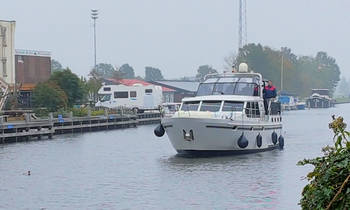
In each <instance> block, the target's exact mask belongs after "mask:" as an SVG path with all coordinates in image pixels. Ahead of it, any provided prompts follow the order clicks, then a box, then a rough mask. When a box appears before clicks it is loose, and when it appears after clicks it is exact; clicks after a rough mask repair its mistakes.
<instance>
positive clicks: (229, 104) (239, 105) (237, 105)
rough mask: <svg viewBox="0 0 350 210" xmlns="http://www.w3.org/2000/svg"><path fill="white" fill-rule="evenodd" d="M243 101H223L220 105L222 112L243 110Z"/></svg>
mask: <svg viewBox="0 0 350 210" xmlns="http://www.w3.org/2000/svg"><path fill="white" fill-rule="evenodd" d="M243 105H244V103H243V102H238V101H225V102H224V106H223V107H222V111H223V112H241V111H243Z"/></svg>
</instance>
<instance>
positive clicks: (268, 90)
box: [263, 80, 277, 114]
mask: <svg viewBox="0 0 350 210" xmlns="http://www.w3.org/2000/svg"><path fill="white" fill-rule="evenodd" d="M263 94H264V108H265V113H266V114H268V110H269V109H268V108H269V107H268V106H269V102H270V100H271V99H272V98H276V96H277V92H276V87H275V86H274V85H273V84H272V81H271V80H269V81H268V85H267V86H265V88H264V91H263Z"/></svg>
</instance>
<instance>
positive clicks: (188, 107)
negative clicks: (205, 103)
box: [181, 101, 199, 111]
mask: <svg viewBox="0 0 350 210" xmlns="http://www.w3.org/2000/svg"><path fill="white" fill-rule="evenodd" d="M198 107H199V101H187V102H184V103H183V104H182V107H181V110H182V111H197V110H198Z"/></svg>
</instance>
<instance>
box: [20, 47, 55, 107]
mask: <svg viewBox="0 0 350 210" xmlns="http://www.w3.org/2000/svg"><path fill="white" fill-rule="evenodd" d="M15 73H16V84H17V86H18V89H19V94H20V106H21V107H22V108H29V107H31V105H32V102H31V98H32V91H33V89H34V88H35V86H36V84H38V83H39V82H45V81H47V80H48V79H49V78H50V75H51V53H50V52H48V51H37V50H19V49H16V50H15Z"/></svg>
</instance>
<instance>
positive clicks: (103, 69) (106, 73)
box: [92, 63, 116, 79]
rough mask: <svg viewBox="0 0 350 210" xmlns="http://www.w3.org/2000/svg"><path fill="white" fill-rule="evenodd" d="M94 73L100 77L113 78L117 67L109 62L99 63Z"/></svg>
mask: <svg viewBox="0 0 350 210" xmlns="http://www.w3.org/2000/svg"><path fill="white" fill-rule="evenodd" d="M92 71H93V73H94V74H95V75H96V76H98V77H100V78H105V79H106V78H111V77H113V74H114V73H115V71H116V69H115V68H114V67H113V66H112V64H109V63H99V64H97V65H96V68H94V69H93V70H92Z"/></svg>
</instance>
